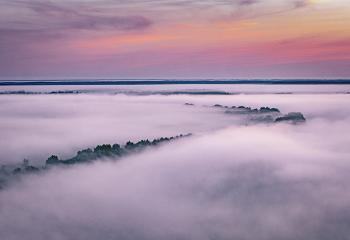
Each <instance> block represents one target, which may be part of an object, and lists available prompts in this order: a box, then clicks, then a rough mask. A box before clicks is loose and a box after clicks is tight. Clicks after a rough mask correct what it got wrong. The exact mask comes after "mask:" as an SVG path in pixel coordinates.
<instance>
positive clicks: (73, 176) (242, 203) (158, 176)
mask: <svg viewBox="0 0 350 240" xmlns="http://www.w3.org/2000/svg"><path fill="white" fill-rule="evenodd" d="M18 91H22V92H21V93H20V94H19V93H18ZM23 91H24V92H25V93H28V94H23ZM59 91H62V92H63V93H59ZM0 92H1V93H2V94H0V113H1V114H0V123H1V124H0V136H1V138H0V153H1V154H0V165H3V166H4V167H5V166H6V167H11V166H14V167H15V166H17V165H18V164H21V163H22V161H23V159H24V158H25V159H28V160H29V162H30V164H31V165H34V166H36V167H38V168H40V169H41V168H42V167H43V166H45V161H46V159H47V158H48V157H50V156H51V155H56V156H58V158H59V159H68V158H71V157H73V156H75V155H76V153H77V151H80V150H82V149H86V148H91V149H93V148H94V147H95V146H96V145H101V144H114V143H118V144H120V145H121V146H124V145H125V144H126V142H128V141H132V142H137V141H139V140H146V139H149V140H153V139H156V138H160V137H168V138H170V137H172V136H178V135H180V134H188V133H192V134H193V135H192V136H190V137H186V138H179V139H175V140H172V141H169V142H166V143H162V144H161V145H159V146H156V147H148V148H146V149H144V150H143V151H140V152H137V153H134V154H131V155H128V156H125V157H121V158H119V159H117V160H115V159H113V157H111V158H110V159H109V158H103V159H101V160H97V161H94V162H93V163H89V164H85V163H82V164H74V165H71V166H65V167H60V166H57V167H52V168H50V169H46V170H41V171H40V173H32V174H22V175H21V177H12V178H15V180H12V181H10V182H9V183H8V184H7V185H6V187H4V188H2V189H1V190H0V239H3V240H10V239H11V240H13V239H14V240H15V239H36V240H41V239H55V240H56V239H57V240H60V239H87V240H88V239H102V240H104V239H145V240H148V239H150V240H151V239H152V240H153V239H169V240H172V239H190V240H192V239H193V240H197V239H198V240H206V239H264V240H265V239H266V240H272V239H293V240H294V239H320V240H322V239H350V185H349V182H350V174H349V172H350V148H349V146H350V108H349V106H350V94H348V93H349V92H350V85H327V86H325V85H306V86H298V85H290V86H289V85H274V86H270V85H159V86H111V87H108V86H8V87H4V86H1V87H0ZM39 92H40V94H39ZM66 92H67V93H66ZM71 92H73V93H71ZM215 105H220V106H217V107H215ZM232 106H235V107H236V108H237V107H239V106H245V107H250V108H251V109H255V108H257V109H260V108H261V107H269V108H277V109H279V111H280V112H281V115H283V114H287V113H289V112H300V113H302V114H303V116H304V117H305V119H306V122H303V123H300V124H299V123H298V124H293V123H291V122H290V121H285V122H264V121H252V120H251V116H250V115H247V114H228V113H227V111H228V110H230V109H232ZM16 164H17V165H16ZM11 176H12V175H11Z"/></svg>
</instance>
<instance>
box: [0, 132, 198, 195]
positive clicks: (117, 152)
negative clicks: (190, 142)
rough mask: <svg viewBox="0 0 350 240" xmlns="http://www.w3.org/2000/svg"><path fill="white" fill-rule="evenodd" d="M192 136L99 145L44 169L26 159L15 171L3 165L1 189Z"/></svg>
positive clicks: (56, 160) (54, 159)
mask: <svg viewBox="0 0 350 240" xmlns="http://www.w3.org/2000/svg"><path fill="white" fill-rule="evenodd" d="M191 135H192V134H191V133H189V134H187V135H182V134H181V135H180V136H176V137H170V138H167V137H165V138H163V137H161V138H158V139H154V140H153V141H149V140H148V139H147V140H141V141H139V142H136V143H133V142H131V141H128V142H127V143H126V144H125V145H124V146H122V147H121V146H120V145H119V144H117V143H115V144H113V145H111V144H102V145H97V146H96V147H95V148H94V149H93V150H92V149H91V148H87V149H84V150H81V151H78V152H77V155H76V156H74V157H72V158H69V159H66V160H60V159H59V158H58V157H57V156H56V155H51V157H49V158H48V159H47V160H46V162H45V166H44V167H42V168H39V167H35V166H32V165H30V164H29V160H28V159H24V160H23V162H22V163H21V164H20V165H21V166H18V167H16V168H15V169H14V170H13V167H12V168H11V166H5V165H2V166H1V168H0V189H2V188H3V187H4V186H5V185H6V182H7V181H8V180H10V179H11V178H18V177H20V176H21V175H22V174H28V173H37V172H40V170H47V169H50V168H51V167H52V166H57V165H72V164H78V163H88V162H93V161H97V160H101V159H103V158H105V157H107V158H111V159H118V158H120V157H124V156H127V155H129V154H132V153H137V152H140V151H142V150H144V149H146V148H147V147H152V146H157V145H159V144H161V143H163V142H169V141H171V140H174V139H178V138H183V137H188V136H191ZM18 165H19V164H18Z"/></svg>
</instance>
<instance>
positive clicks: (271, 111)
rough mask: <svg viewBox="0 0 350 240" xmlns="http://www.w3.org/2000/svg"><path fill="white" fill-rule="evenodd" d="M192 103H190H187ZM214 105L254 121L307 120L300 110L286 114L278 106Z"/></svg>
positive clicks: (300, 121) (296, 122)
mask: <svg viewBox="0 0 350 240" xmlns="http://www.w3.org/2000/svg"><path fill="white" fill-rule="evenodd" d="M185 105H190V104H185ZM213 107H217V108H225V109H227V110H226V111H225V113H226V114H236V115H239V114H246V115H248V116H249V117H250V121H253V122H265V123H273V122H275V123H277V122H289V123H292V124H299V123H303V122H306V119H305V117H304V116H303V114H302V113H300V112H290V113H288V114H286V115H283V116H282V114H281V112H280V110H278V109H277V108H269V107H261V108H260V109H257V108H255V109H251V108H250V107H245V106H239V107H236V106H232V107H230V108H229V107H228V106H222V105H220V104H215V105H214V106H213Z"/></svg>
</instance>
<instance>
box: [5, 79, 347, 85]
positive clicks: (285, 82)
mask: <svg viewBox="0 0 350 240" xmlns="http://www.w3.org/2000/svg"><path fill="white" fill-rule="evenodd" d="M174 84H181V85H183V84H186V85H189V84H264V85H324V84H326V85H338V84H347V85H348V84H350V79H334V80H329V79H272V80H267V79H254V80H213V79H205V80H164V79H161V80H157V79H148V80H137V79H132V80H125V79H123V80H1V81H0V86H45V85H174Z"/></svg>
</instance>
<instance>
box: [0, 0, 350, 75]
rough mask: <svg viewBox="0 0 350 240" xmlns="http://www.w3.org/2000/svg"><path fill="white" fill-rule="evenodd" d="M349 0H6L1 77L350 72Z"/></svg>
mask: <svg viewBox="0 0 350 240" xmlns="http://www.w3.org/2000/svg"><path fill="white" fill-rule="evenodd" d="M349 12H350V6H349V4H348V1H347V0H333V1H331V0H283V1H277V0H231V1H228V0H219V1H197V0H187V1H185V0H175V1H167V0H149V1H143V0H131V1H123V0H119V1H108V0H102V1H94V0H91V1H76V0H74V1H64V0H52V1H40V0H38V1H29V0H22V1H12V0H0V52H1V55H0V78H1V79H33V78H34V79H42V78H53V79H61V78H64V79H66V78H113V79H118V78H125V79H129V78H230V79H234V78H349V77H350V70H349V69H350V31H349V27H350V16H349V14H348V13H349Z"/></svg>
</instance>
